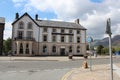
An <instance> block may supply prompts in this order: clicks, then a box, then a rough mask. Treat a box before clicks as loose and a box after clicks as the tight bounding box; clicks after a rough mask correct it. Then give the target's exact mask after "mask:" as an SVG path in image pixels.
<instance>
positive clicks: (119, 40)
mask: <svg viewBox="0 0 120 80" xmlns="http://www.w3.org/2000/svg"><path fill="white" fill-rule="evenodd" d="M93 45H94V46H98V45H103V46H108V45H109V38H108V37H106V38H104V39H102V40H94V42H93ZM112 46H119V47H120V35H116V36H114V37H113V38H112Z"/></svg>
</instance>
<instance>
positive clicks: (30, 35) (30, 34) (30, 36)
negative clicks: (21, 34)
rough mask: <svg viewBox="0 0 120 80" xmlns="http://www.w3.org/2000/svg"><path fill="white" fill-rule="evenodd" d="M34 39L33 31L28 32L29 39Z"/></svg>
mask: <svg viewBox="0 0 120 80" xmlns="http://www.w3.org/2000/svg"><path fill="white" fill-rule="evenodd" d="M32 37H33V32H32V31H27V38H29V39H31V38H32Z"/></svg>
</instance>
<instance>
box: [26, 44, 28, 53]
mask: <svg viewBox="0 0 120 80" xmlns="http://www.w3.org/2000/svg"><path fill="white" fill-rule="evenodd" d="M26 54H29V44H26Z"/></svg>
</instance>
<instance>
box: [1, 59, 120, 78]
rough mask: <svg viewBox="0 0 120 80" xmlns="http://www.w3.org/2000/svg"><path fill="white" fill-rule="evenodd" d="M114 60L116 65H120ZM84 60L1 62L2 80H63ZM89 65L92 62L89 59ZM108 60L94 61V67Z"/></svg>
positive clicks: (107, 62)
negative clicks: (66, 74)
mask: <svg viewBox="0 0 120 80" xmlns="http://www.w3.org/2000/svg"><path fill="white" fill-rule="evenodd" d="M119 61H120V59H119V58H114V61H113V62H114V63H119ZM82 62H83V60H82V59H81V60H75V61H72V60H71V61H0V80H61V78H62V76H63V75H64V74H65V73H67V72H68V71H70V70H71V69H74V68H79V67H81V65H82ZM87 62H88V64H89V62H90V60H89V59H87ZM109 62H110V61H109V59H108V58H104V59H101V58H98V59H97V58H96V59H92V65H97V64H109Z"/></svg>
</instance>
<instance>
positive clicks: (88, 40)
mask: <svg viewBox="0 0 120 80" xmlns="http://www.w3.org/2000/svg"><path fill="white" fill-rule="evenodd" d="M87 42H88V43H89V55H90V71H92V58H91V56H92V49H91V42H93V38H92V37H91V36H90V37H88V38H87Z"/></svg>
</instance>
